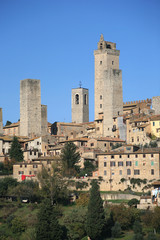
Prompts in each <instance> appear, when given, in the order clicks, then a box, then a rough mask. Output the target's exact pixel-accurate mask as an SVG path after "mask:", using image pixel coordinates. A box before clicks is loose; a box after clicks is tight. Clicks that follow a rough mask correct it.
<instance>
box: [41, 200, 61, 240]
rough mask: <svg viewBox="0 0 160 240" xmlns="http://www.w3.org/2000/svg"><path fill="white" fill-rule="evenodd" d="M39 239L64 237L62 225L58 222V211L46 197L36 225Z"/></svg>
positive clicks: (48, 239) (57, 239)
mask: <svg viewBox="0 0 160 240" xmlns="http://www.w3.org/2000/svg"><path fill="white" fill-rule="evenodd" d="M36 239H37V240H44V239H46V240H52V239H54V240H61V239H65V238H63V230H62V226H61V225H60V224H59V223H58V219H57V212H56V211H55V207H54V206H53V205H51V203H50V201H49V200H48V199H46V200H45V201H44V202H43V203H42V205H41V208H40V211H39V213H38V223H37V226H36Z"/></svg>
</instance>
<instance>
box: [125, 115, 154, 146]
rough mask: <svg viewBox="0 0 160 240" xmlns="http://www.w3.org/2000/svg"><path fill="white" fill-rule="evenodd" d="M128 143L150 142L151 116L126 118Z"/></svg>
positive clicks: (143, 143) (142, 143) (140, 143)
mask: <svg viewBox="0 0 160 240" xmlns="http://www.w3.org/2000/svg"><path fill="white" fill-rule="evenodd" d="M126 126H127V143H128V144H136V145H145V144H149V143H150V141H151V139H150V137H149V136H150V133H151V125H150V118H149V116H143V117H137V118H129V119H127V120H126Z"/></svg>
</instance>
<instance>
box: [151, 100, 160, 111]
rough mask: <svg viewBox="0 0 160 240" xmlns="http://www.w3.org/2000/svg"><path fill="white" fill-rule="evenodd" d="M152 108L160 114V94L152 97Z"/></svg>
mask: <svg viewBox="0 0 160 240" xmlns="http://www.w3.org/2000/svg"><path fill="white" fill-rule="evenodd" d="M152 109H153V110H154V111H155V115H159V114H160V96H157V97H152Z"/></svg>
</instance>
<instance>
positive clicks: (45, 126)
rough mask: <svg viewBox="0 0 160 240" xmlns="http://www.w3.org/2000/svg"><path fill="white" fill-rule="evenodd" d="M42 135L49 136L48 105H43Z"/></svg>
mask: <svg viewBox="0 0 160 240" xmlns="http://www.w3.org/2000/svg"><path fill="white" fill-rule="evenodd" d="M41 135H42V136H45V135H47V105H41Z"/></svg>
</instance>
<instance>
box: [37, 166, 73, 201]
mask: <svg viewBox="0 0 160 240" xmlns="http://www.w3.org/2000/svg"><path fill="white" fill-rule="evenodd" d="M38 180H39V182H40V186H41V193H42V196H43V197H45V198H50V201H51V203H52V204H57V203H60V202H61V203H64V202H66V201H68V198H69V191H68V188H67V187H68V181H67V180H66V179H64V178H63V176H62V174H61V169H59V168H58V166H57V164H53V165H52V168H51V170H50V171H48V170H47V169H46V168H45V167H43V168H42V171H41V172H40V173H38Z"/></svg>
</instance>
